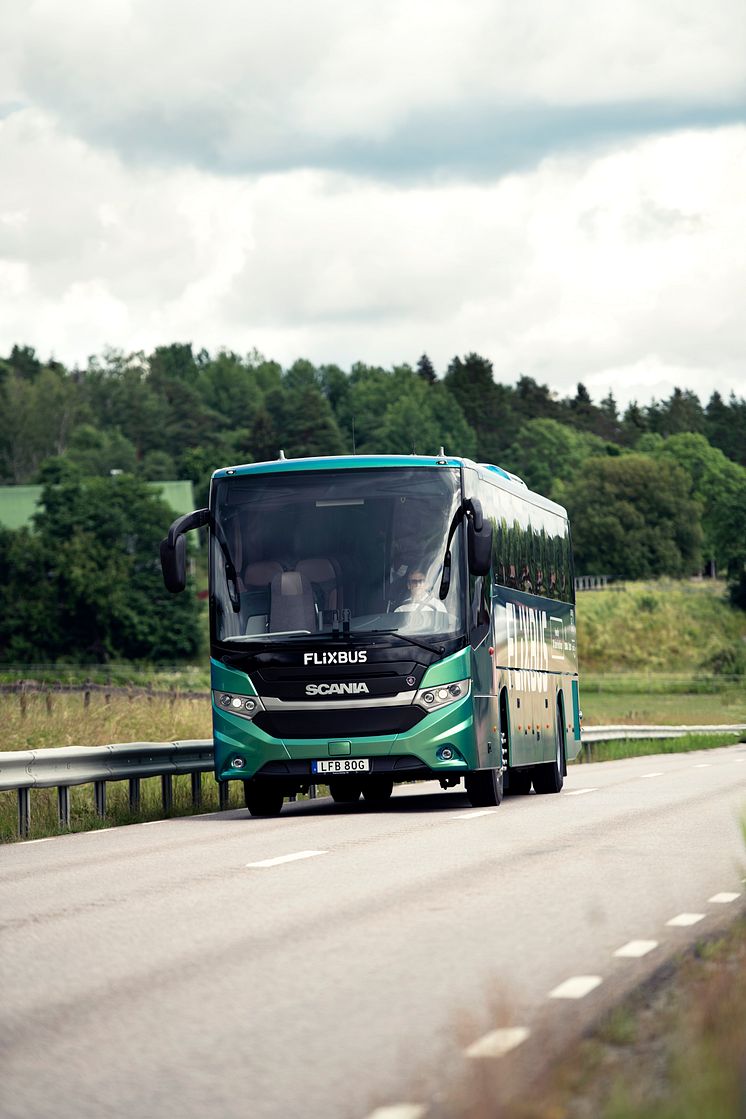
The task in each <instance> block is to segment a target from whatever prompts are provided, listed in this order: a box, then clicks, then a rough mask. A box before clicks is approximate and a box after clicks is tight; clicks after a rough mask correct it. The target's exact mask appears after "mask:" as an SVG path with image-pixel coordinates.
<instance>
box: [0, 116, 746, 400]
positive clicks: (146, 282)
mask: <svg viewBox="0 0 746 1119" xmlns="http://www.w3.org/2000/svg"><path fill="white" fill-rule="evenodd" d="M0 161H1V162H2V165H3V166H5V167H12V168H14V170H15V174H14V175H13V176H5V177H4V178H3V179H2V180H0V300H1V303H0V305H1V306H2V315H1V316H0V353H6V352H8V350H9V349H10V347H11V346H12V345H13V343H16V342H17V343H28V344H32V345H35V346H36V347H37V348H38V349H39V351H40V352H41V353H42V354H45V355H46V354H48V353H50V352H54V353H55V355H56V356H57V357H58V358H60V359H61V360H65V361H68V362H73V361H78V362H80V361H85V359H86V358H87V356H88V355H89V354H91V353H94V352H101V350H102V349H103V348H104V346H106V345H115V346H119V347H122V348H123V349H126V350H133V349H139V348H144V349H150V348H151V347H153V346H154V345H156V344H163V343H168V342H172V341H176V340H191V341H193V342H194V344H195V346H196V347H198V348H199V347H201V346H205V347H207V348H209V349H213V350H214V349H216V348H218V347H219V346H221V345H224V346H228V347H230V348H232V349H236V350H238V351H248V350H249V349H251V348H252V347H253V346H257V347H258V348H259V349H261V350H263V351H264V352H266V353H267V354H268V355H270V356H272V357H275V358H277V359H278V360H280V361H282V362H283V363H286V364H287V363H290V362H291V361H293V360H294V359H295V358H296V357H299V356H306V357H309V358H311V359H312V360H315V361H318V362H321V361H327V362H334V361H336V362H338V363H340V364H342V365H343V366H349V364H350V363H351V362H353V361H355V360H365V361H369V362H372V363H380V364H392V363H394V362H400V361H403V360H410V361H415V360H416V359H417V357H418V356H419V354H420V353H421V352H422V351H423V350H425V349H426V350H427V351H428V353H429V354H430V356H431V358H432V359H433V360H434V361H435V363H436V365H437V366H438V367H439V368H440V370H441V371H442V370H443V369H444V368H445V365H446V364H447V362H448V361H449V360H450V358H451V357H452V356H453V355H454V354H455V353H464V352H467V351H469V350H477V351H478V352H480V353H483V354H485V356H487V357H489V358H490V359H491V360H493V362H494V364H495V372H496V375H497V377H498V379H501V380H504V381H512V380H514V379H515V377H517V376H518V375H519V374H520V373H525V374H528V375H531V376H534V377H535V378H536V379H537V380H541V381H546V382H548V383H550V384H551V385H552V386H553V387H555V388H557V389H558V390H559V391H562V392H567V391H573V390H574V386H575V384H576V382H577V381H578V380H583V381H584V382H585V383H586V384H587V386H588V388H589V389H590V390H591V392H592V393H593V394H594V395H595V396H602V395H604V394H605V392H607V391H608V390H609V388H612V389H613V390H614V392H615V394H616V395H617V397H618V399H621V400H627V399H630V398H631V397H635V396H637V397H638V398H640V399H649V398H650V396H651V395H653V393H657V394H658V395H668V393H669V392H670V391H671V389H672V388H673V387H674V385H679V386H682V387H692V388H695V389H697V391H700V392H701V393H703V394H705V395H708V394H709V392H710V391H711V390H712V388H713V387H720V388H721V390H723V391H726V392H727V391H728V390H729V389H730V388H731V387H732V388H735V389H736V390H737V391H740V392H742V393H743V392H744V391H746V384H744V372H743V370H744V364H743V357H744V353H743V332H742V322H741V319H742V306H741V293H742V292H743V290H744V289H745V288H746V264H744V260H743V254H742V251H741V248H742V245H743V240H744V233H746V128H744V127H730V128H722V129H719V130H713V131H710V132H682V133H679V134H676V135H673V136H668V137H663V138H653V139H649V140H645V141H640V142H638V143H636V144H634V145H631V146H629V147H628V148H626V149H624V150H610V151H607V152H605V153H601V154H594V155H586V156H580V155H575V156H572V157H569V156H568V157H553V158H548V159H546V160H544V161H543V162H542V163H541V164H540V165H539V166H538V167H537V168H536V169H535V170H533V171H528V172H525V173H522V174H514V175H510V176H506V177H503V178H501V179H499V180H496V181H493V182H480V183H469V182H456V181H448V182H445V183H441V184H433V183H431V184H429V185H422V186H418V187H415V186H410V187H405V186H401V185H392V184H381V183H375V182H372V181H370V180H367V179H366V180H360V179H358V178H356V177H354V176H349V175H340V174H333V173H329V172H321V171H316V172H312V171H297V172H288V173H286V174H273V175H266V176H261V177H240V176H236V177H231V178H225V177H221V176H219V175H215V174H209V173H207V172H200V171H196V170H189V169H186V170H183V169H168V168H159V169H156V168H150V169H143V168H141V167H131V166H128V165H126V164H125V163H124V162H122V161H121V160H120V159H119V158H117V157H116V156H114V155H112V154H111V153H106V152H101V151H97V150H95V149H94V148H92V147H91V146H90V145H88V144H86V143H84V142H83V141H81V140H77V139H72V138H69V137H64V136H60V135H59V134H58V133H57V132H56V131H55V129H54V125H53V122H52V121H50V119H49V118H48V117H46V116H44V115H43V114H41V113H39V112H38V111H34V110H27V111H25V112H23V113H16V114H14V115H13V116H11V117H9V118H8V119H6V120H5V121H4V122H0ZM646 384H647V385H648V388H647V389H646V387H645V386H646Z"/></svg>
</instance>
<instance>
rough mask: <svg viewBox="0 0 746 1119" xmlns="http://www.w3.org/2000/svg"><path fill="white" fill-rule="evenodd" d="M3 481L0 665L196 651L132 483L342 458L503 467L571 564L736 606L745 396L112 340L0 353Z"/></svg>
mask: <svg viewBox="0 0 746 1119" xmlns="http://www.w3.org/2000/svg"><path fill="white" fill-rule="evenodd" d="M0 412H1V413H2V415H3V417H4V419H5V422H4V423H3V425H2V428H1V429H0V485H5V486H8V485H21V484H29V483H41V484H42V485H44V486H45V489H44V496H43V502H42V507H41V509H40V512H39V513H38V514H37V516H36V518H35V522H34V526H33V528H32V529H31V530H29V529H20V530H16V531H10V530H8V529H0V660H3V661H5V662H13V663H22V662H24V661H27V660H34V661H43V660H55V659H57V658H60V657H65V656H71V657H75V656H80V657H87V658H88V659H93V660H106V659H107V658H110V657H119V658H129V657H133V658H145V659H148V658H149V659H153V660H163V659H166V660H173V659H175V658H178V657H188V656H191V655H193V654H194V652H195V651H196V648H197V645H198V642H199V636H198V634H199V622H198V610H199V607H198V604H197V602H196V600H195V599H194V598H193V597H190V596H178V597H176V598H173V597H171V596H168V595H167V594H165V593H164V592H163V590H162V587H161V586H160V583H159V579H160V576H159V573H158V571H157V564H156V563H155V557H157V544H158V540H159V539H160V536H161V535H163V532H164V531H165V529H166V528H167V526H168V523H169V520H170V518H171V513H170V511H169V510H168V509H167V507H166V506H165V505H164V504H163V503H162V502H161V501H159V499H158V498H156V497H154V496H153V494H152V493H151V492H150V491H149V489H148V487H147V486H146V485H145V483H146V482H148V481H158V480H171V479H190V480H191V481H192V483H193V485H194V489H195V500H196V502H197V504H198V505H200V504H204V503H205V502H206V499H207V489H208V485H209V479H210V474H211V472H212V471H213V470H214V469H216V468H217V467H220V466H226V465H231V464H236V463H247V462H258V461H262V460H265V459H272V458H276V457H277V455H278V452H279V450H280V449H281V448H282V449H283V450H284V452H285V454H286V455H287V456H288V457H291V456H292V457H297V456H306V455H333V454H351V453H358V454H362V453H374V454H375V453H399V454H402V453H403V454H409V453H411V452H413V451H416V452H417V453H419V454H436V453H437V452H438V450H439V448H440V447H441V446H442V447H444V448H445V450H446V452H447V453H448V454H451V455H464V456H467V457H469V458H472V459H475V460H477V461H479V462H491V463H496V464H498V465H500V466H503V467H504V468H506V469H508V470H510V471H512V472H514V473H516V474H518V475H520V476H521V477H522V478H523V479H524V480H525V482H526V483H527V484H528V486H530V487H531V488H532V489H535V490H537V491H538V492H540V493H543V494H544V495H546V496H548V497H551V498H553V499H554V500H556V501H558V502H560V503H561V504H562V505H564V506H565V507H566V508H567V509H568V511H569V513H570V518H571V523H572V528H573V546H574V553H575V569H576V572H578V573H588V574H605V575H607V576H609V577H612V578H617V579H641V578H651V577H652V578H655V577H659V576H664V575H668V576H674V577H678V578H681V577H685V576H690V575H694V574H697V573H698V572H701V571H702V570H705V569H706V570H709V571H717V572H718V573H720V574H723V575H727V577H728V580H729V588H730V595H731V599H732V601H733V602H734V604H736V605H740V606H741V607H744V608H746V400H744V399H742V398H739V397H736V396H735V395H734V394H731V396H730V398H729V399H727V400H726V399H723V397H722V396H721V395H720V394H719V393H717V392H712V393H711V395H710V396H709V399H708V400H707V402H706V403H703V402H702V401H700V399H699V397H698V396H697V395H696V394H695V393H693V392H691V391H687V390H680V389H675V390H674V391H673V393H672V395H671V396H670V398H669V399H667V400H662V401H656V400H653V401H651V402H648V403H636V402H633V403H631V404H629V405H628V406H627V407H626V408H625V409H624V410H623V411H620V409H619V408H618V407H617V404H616V401H615V400H614V397H613V395H611V394H609V395H608V396H607V397H606V398H605V399H603V400H602V401H600V402H599V403H594V401H593V400H592V399H591V397H590V395H589V393H588V391H587V389H586V388H585V386H584V385H582V384H578V385H577V390H576V392H575V395H574V396H567V397H565V398H559V397H558V396H557V394H555V393H554V392H552V391H550V389H549V388H548V386H546V385H543V384H539V383H538V382H537V381H535V380H534V379H532V378H531V377H529V376H524V375H522V376H519V377H518V379H517V381H516V383H515V384H512V385H508V384H501V383H499V382H498V381H496V380H495V376H494V371H493V367H492V364H491V362H490V361H489V360H488V359H487V358H485V357H482V356H480V355H479V354H476V353H469V354H466V355H464V356H463V357H458V356H456V357H454V358H453V360H452V361H451V362H450V363H449V365H448V367H447V369H445V370H442V371H436V370H435V369H434V367H433V365H432V363H431V361H430V360H429V358H428V357H427V355H426V354H423V355H422V356H421V357H420V358H419V360H418V361H417V362H416V363H415V364H413V365H410V364H402V365H397V366H394V367H393V368H390V369H384V368H381V367H377V366H371V365H365V364H363V363H356V364H354V365H353V366H352V367H351V368H350V369H349V370H344V369H342V368H340V367H339V366H337V365H320V366H315V365H313V364H312V363H311V362H309V361H306V360H298V361H296V362H295V363H294V364H293V365H291V366H289V367H288V368H285V369H283V368H282V366H281V365H280V364H278V363H277V362H275V361H272V360H270V359H267V358H265V357H264V356H263V355H261V354H260V353H258V352H256V351H254V352H252V353H250V354H248V355H239V354H235V353H232V352H230V351H228V350H221V351H219V352H218V353H217V354H210V353H208V352H207V351H205V350H200V351H197V352H195V350H194V348H193V346H192V345H190V344H182V343H177V344H173V345H169V346H161V347H157V348H156V349H155V350H154V352H153V353H151V354H144V353H142V352H138V353H131V354H125V353H122V352H120V351H113V350H111V351H107V352H105V353H104V354H102V355H98V356H94V357H91V358H90V359H89V361H88V364H87V366H86V367H85V368H84V369H80V368H73V369H67V368H65V366H64V365H62V364H61V363H60V362H58V361H55V360H53V359H50V360H46V361H45V360H43V359H42V358H41V357H39V356H38V355H37V353H36V352H35V350H34V349H32V348H31V347H28V346H14V347H13V348H12V350H11V352H10V354H9V355H8V356H7V357H5V358H0Z"/></svg>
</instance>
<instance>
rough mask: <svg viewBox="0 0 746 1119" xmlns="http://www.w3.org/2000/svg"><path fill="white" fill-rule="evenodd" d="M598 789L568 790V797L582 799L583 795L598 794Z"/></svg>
mask: <svg viewBox="0 0 746 1119" xmlns="http://www.w3.org/2000/svg"><path fill="white" fill-rule="evenodd" d="M597 792H598V787H597V786H596V787H595V788H592V789H568V790H567V795H568V796H569V797H582V795H583V793H597Z"/></svg>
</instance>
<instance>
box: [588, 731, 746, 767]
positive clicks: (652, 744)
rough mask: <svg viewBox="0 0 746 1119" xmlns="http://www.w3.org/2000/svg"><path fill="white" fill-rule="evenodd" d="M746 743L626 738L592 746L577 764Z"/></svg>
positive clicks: (721, 738)
mask: <svg viewBox="0 0 746 1119" xmlns="http://www.w3.org/2000/svg"><path fill="white" fill-rule="evenodd" d="M738 742H746V733H744V734H722V733H721V734H685V735H683V736H682V737H681V738H625V739H623V740H622V741H620V742H589V743H588V744H587V745H585V746H584V747H583V749H582V750H581V752H580V753H579V754H578V757H577V759H576V762H577V763H579V764H583V763H584V762H611V761H620V760H621V759H622V758H642V757H646V756H647V755H648V754H685V753H688V752H689V751H691V750H714V749H716V748H717V747H718V746H734V745H735V744H736V743H738Z"/></svg>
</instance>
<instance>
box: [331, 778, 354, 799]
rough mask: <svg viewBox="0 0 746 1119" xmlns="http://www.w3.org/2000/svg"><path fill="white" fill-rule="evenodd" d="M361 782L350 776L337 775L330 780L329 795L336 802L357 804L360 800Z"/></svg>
mask: <svg viewBox="0 0 746 1119" xmlns="http://www.w3.org/2000/svg"><path fill="white" fill-rule="evenodd" d="M360 792H361V789H360V783H359V782H358V781H355V780H350V778H349V777H337V778H335V779H334V780H332V781H330V782H329V795H330V796H331V798H332V800H333V801H334V803H335V804H355V802H356V801H358V800H360Z"/></svg>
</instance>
